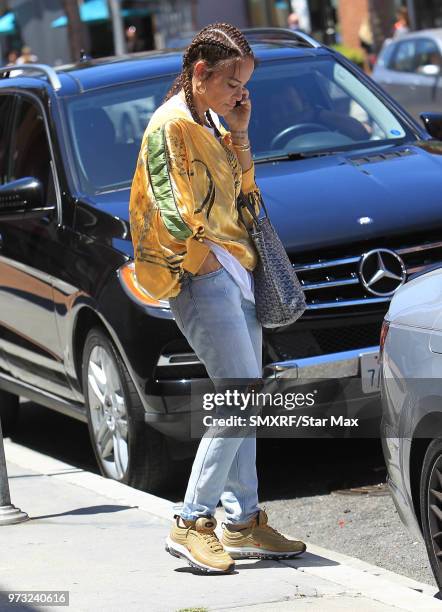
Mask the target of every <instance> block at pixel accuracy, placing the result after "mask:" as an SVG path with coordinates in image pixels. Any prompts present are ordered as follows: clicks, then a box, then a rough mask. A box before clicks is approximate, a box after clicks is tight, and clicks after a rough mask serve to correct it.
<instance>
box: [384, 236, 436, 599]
mask: <svg viewBox="0 0 442 612" xmlns="http://www.w3.org/2000/svg"><path fill="white" fill-rule="evenodd" d="M438 248H442V242H441V243H440V244H439V247H438ZM380 344H381V349H380V350H381V396H382V405H383V417H382V425H381V431H382V443H383V450H384V457H385V461H386V464H387V469H388V474H389V485H390V489H391V492H392V494H393V498H394V500H395V503H396V507H397V510H398V513H399V516H400V517H401V519H402V521H403V522H404V523H405V525H406V526H407V527H408V528H409V529H410V530H411V531H413V532H414V533H415V534H419V536H421V537H423V539H424V541H425V544H426V547H427V552H428V556H429V560H430V563H431V567H432V569H433V573H434V577H435V579H436V581H437V583H438V585H439V588H442V565H441V563H442V266H441V265H440V264H439V265H438V266H437V267H435V269H432V270H431V271H427V272H425V273H420V274H419V273H418V274H416V275H414V277H411V280H410V281H409V282H407V283H405V284H404V285H403V286H402V287H400V288H399V289H398V290H397V291H396V293H395V295H394V297H393V299H392V301H391V303H390V307H389V310H388V312H387V314H386V317H385V322H384V325H383V329H382V334H381V343H380Z"/></svg>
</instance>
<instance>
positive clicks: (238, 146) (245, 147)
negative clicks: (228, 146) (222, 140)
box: [232, 142, 250, 151]
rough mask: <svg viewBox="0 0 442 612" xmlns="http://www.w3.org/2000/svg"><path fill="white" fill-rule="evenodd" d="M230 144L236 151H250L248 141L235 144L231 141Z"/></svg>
mask: <svg viewBox="0 0 442 612" xmlns="http://www.w3.org/2000/svg"><path fill="white" fill-rule="evenodd" d="M232 144H233V146H234V147H235V149H236V150H237V151H250V142H247V143H243V144H239V143H238V144H235V143H234V142H233V143H232Z"/></svg>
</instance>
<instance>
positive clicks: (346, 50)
mask: <svg viewBox="0 0 442 612" xmlns="http://www.w3.org/2000/svg"><path fill="white" fill-rule="evenodd" d="M333 49H334V50H335V51H338V53H342V55H344V56H345V57H346V58H347V59H349V60H350V61H351V62H354V63H355V64H356V65H357V66H359V68H363V67H364V60H365V56H364V52H363V51H362V49H355V48H354V47H346V46H345V45H333Z"/></svg>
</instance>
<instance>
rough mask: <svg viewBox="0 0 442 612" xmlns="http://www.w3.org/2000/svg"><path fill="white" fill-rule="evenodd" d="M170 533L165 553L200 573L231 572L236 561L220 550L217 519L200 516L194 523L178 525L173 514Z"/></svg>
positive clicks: (178, 518) (221, 546)
mask: <svg viewBox="0 0 442 612" xmlns="http://www.w3.org/2000/svg"><path fill="white" fill-rule="evenodd" d="M174 518H175V519H176V522H175V523H174V524H173V526H172V529H171V530H170V534H169V536H168V537H167V539H166V551H167V552H168V553H170V554H171V555H173V556H174V557H179V558H182V559H186V561H187V562H188V564H189V565H191V566H192V567H195V568H197V569H199V570H202V571H203V572H216V573H230V572H232V571H233V570H234V569H235V562H234V561H233V559H232V557H230V555H229V554H228V553H226V551H225V550H224V548H223V545H222V544H221V542H220V541H219V540H218V536H217V535H216V533H215V527H216V520H215V519H214V518H213V517H205V516H203V517H200V518H199V519H197V520H196V521H185V520H184V519H181V520H182V521H183V522H184V525H185V526H184V527H181V526H180V524H179V520H180V517H179V516H178V515H175V516H174Z"/></svg>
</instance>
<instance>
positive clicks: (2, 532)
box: [0, 440, 442, 612]
mask: <svg viewBox="0 0 442 612" xmlns="http://www.w3.org/2000/svg"><path fill="white" fill-rule="evenodd" d="M5 452H6V459H7V462H8V471H9V484H10V489H11V499H12V503H13V504H14V505H15V506H17V507H19V508H20V509H21V510H23V511H24V512H27V513H28V514H29V516H30V517H31V520H29V521H27V522H25V523H21V524H18V525H11V526H1V527H0V542H1V543H2V547H1V555H0V591H2V592H5V591H6V592H7V591H30V590H34V589H35V590H42V591H48V590H60V591H61V590H62V591H69V592H70V605H69V609H70V610H74V611H75V612H77V611H85V612H86V611H87V612H89V611H90V610H94V611H101V610H103V611H106V612H114V611H115V612H117V611H118V612H120V611H121V610H125V611H128V612H138V611H140V612H141V611H143V612H146V611H147V612H176V611H177V610H180V609H183V608H203V609H205V610H210V611H212V610H213V611H214V610H217V611H218V612H221V611H227V610H235V612H242V611H246V610H247V611H248V610H250V612H267V611H268V610H275V611H284V612H285V611H288V610H292V611H293V610H296V612H304V611H312V612H319V611H321V612H323V611H329V610H330V611H336V612H337V611H339V612H344V611H345V610H349V611H350V610H351V611H352V612H354V611H359V610H360V611H361V612H372V611H373V612H375V611H376V612H381V611H382V612H384V611H395V610H396V611H397V610H409V611H413V612H414V611H418V610H422V611H425V612H431V611H432V610H435V611H436V610H440V611H441V612H442V601H439V600H436V599H434V597H433V596H434V594H435V593H436V588H435V587H434V586H430V585H425V584H422V583H418V582H415V581H413V580H410V579H408V578H405V577H403V576H399V575H397V574H394V573H392V572H388V571H386V570H383V569H381V568H378V567H374V566H371V565H369V564H367V563H364V562H362V561H359V560H357V559H353V558H351V557H347V556H345V555H341V554H338V553H334V552H332V551H328V550H325V549H322V548H319V547H316V546H312V545H310V546H309V552H308V553H306V554H305V555H304V556H303V557H301V558H298V559H295V560H292V561H289V560H288V561H284V562H281V561H276V562H274V561H258V560H256V561H255V560H244V561H238V562H237V569H238V571H237V572H236V573H235V574H233V575H228V576H207V575H196V574H195V573H194V572H193V570H192V569H191V568H190V567H188V566H187V565H186V564H185V563H184V562H183V561H182V560H180V559H176V558H174V557H171V556H170V555H168V554H167V553H165V552H164V538H165V536H166V535H167V532H168V529H169V525H170V517H171V516H172V514H173V510H172V503H171V502H169V501H167V500H164V499H161V498H158V497H155V496H153V495H149V494H148V493H143V492H141V491H137V490H135V489H132V488H130V487H127V486H125V485H121V484H119V483H117V482H115V481H111V480H107V479H104V478H102V477H100V476H97V475H95V474H91V473H89V472H84V471H82V470H79V469H76V468H74V467H72V466H70V465H67V464H65V463H62V462H60V461H56V460H54V459H51V458H49V457H45V456H44V455H41V454H39V453H36V452H34V451H31V450H29V449H26V448H24V447H22V446H19V445H18V444H15V443H13V442H11V441H10V440H6V441H5ZM218 518H221V519H222V515H220V517H218ZM219 524H220V520H219ZM293 535H296V534H293ZM62 609H63V608H62ZM3 610H5V611H9V610H11V611H12V610H13V611H15V612H17V611H19V610H23V611H24V610H28V611H30V610H48V611H49V610H54V608H53V607H52V608H51V607H37V606H36V605H35V604H32V605H31V604H26V605H23V604H21V605H20V604H9V603H8V601H7V597H6V594H5V593H2V594H1V593H0V611H1V612H3Z"/></svg>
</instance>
